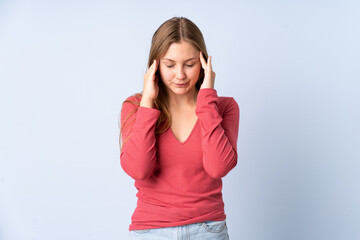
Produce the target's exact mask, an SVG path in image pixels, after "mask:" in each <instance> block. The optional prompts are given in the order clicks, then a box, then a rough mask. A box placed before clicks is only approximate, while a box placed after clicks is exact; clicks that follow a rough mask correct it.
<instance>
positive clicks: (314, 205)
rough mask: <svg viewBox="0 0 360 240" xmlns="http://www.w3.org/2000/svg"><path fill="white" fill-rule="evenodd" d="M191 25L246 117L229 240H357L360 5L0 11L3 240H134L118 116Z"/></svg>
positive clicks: (13, 5) (219, 85)
mask: <svg viewBox="0 0 360 240" xmlns="http://www.w3.org/2000/svg"><path fill="white" fill-rule="evenodd" d="M173 16H185V17H187V18H189V19H191V20H192V21H194V22H195V23H196V24H197V25H198V27H199V28H200V29H201V30H202V32H203V35H204V37H205V41H206V44H207V48H208V52H209V54H210V55H211V56H213V69H214V71H215V72H216V79H215V89H216V90H217V91H218V95H220V96H232V97H234V98H235V100H236V101H237V102H238V104H239V106H240V129H239V139H238V153H239V156H238V165H237V166H236V168H235V169H233V171H231V172H230V173H229V174H228V175H227V176H226V177H225V178H224V179H223V181H224V189H223V194H224V201H225V211H226V213H227V223H228V227H229V234H230V237H231V239H246V240H272V239H273V240H288V239H291V240H297V239H299V240H300V239H301V240H304V239H306V240H312V239H314V240H315V239H316V240H319V239H327V240H335V239H336V240H340V239H341V240H356V239H360V187H359V184H360V174H359V170H360V161H359V160H360V148H359V145H360V144H359V143H360V127H359V122H360V113H359V109H360V106H359V105H360V97H359V92H360V91H359V90H360V84H359V80H360V73H359V66H360V47H359V42H360V27H359V26H360V3H359V1H355V0H354V1H350V0H349V1H340V0H339V1H331V0H330V1H325V0H323V1H319V0H314V1H309V0H305V1H281V0H274V1H259V0H253V1H222V2H221V3H219V1H186V0H185V1H177V2H171V1H112V0H105V1H77V0H75V1H41V0H34V1H16V0H15V1H7V0H5V1H4V0H3V1H1V2H0V81H1V83H0V109H1V118H0V239H2V240H35V239H36V240H49V239H52V240H62V239H74V240H75V239H87V240H92V239H93V240H98V239H108V240H111V239H127V238H128V225H129V224H130V217H131V214H132V212H133V210H134V208H135V206H136V197H135V194H136V189H135V187H134V186H133V183H134V182H133V180H132V179H131V178H130V177H129V176H127V175H126V174H125V172H124V171H123V170H122V169H121V167H120V159H119V156H120V149H119V146H118V137H119V127H118V121H119V116H120V109H121V104H122V102H123V101H124V100H125V98H126V97H128V96H130V95H131V94H133V93H136V92H141V91H142V87H143V75H144V73H145V71H146V64H147V63H146V61H147V56H148V53H149V49H150V41H151V37H152V34H153V33H154V31H155V30H156V29H157V28H158V26H159V25H160V24H161V23H162V22H164V21H165V20H167V19H169V18H171V17H173Z"/></svg>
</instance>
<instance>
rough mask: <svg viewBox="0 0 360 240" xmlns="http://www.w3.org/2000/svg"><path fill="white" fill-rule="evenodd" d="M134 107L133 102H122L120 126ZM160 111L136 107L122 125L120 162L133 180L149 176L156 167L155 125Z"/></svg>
mask: <svg viewBox="0 0 360 240" xmlns="http://www.w3.org/2000/svg"><path fill="white" fill-rule="evenodd" d="M135 109H136V107H135V106H133V104H131V103H128V102H124V103H123V105H122V108H121V126H123V123H124V121H125V119H126V118H128V116H129V115H130V113H131V112H133V111H134V110H135ZM159 115H160V111H159V110H157V109H154V108H148V107H142V106H140V107H138V110H137V112H135V113H134V114H133V115H132V116H131V117H130V118H129V119H128V120H127V122H126V125H124V126H123V130H122V140H123V141H122V142H125V141H126V139H127V142H126V143H125V144H124V145H123V147H122V149H121V153H120V164H121V167H122V168H123V170H124V171H125V172H126V173H127V174H128V175H129V176H130V177H132V178H133V179H135V180H143V179H145V178H147V177H149V176H151V175H152V174H153V173H154V171H155V168H156V162H157V157H156V146H155V143H156V137H155V126H156V121H157V119H158V117H159Z"/></svg>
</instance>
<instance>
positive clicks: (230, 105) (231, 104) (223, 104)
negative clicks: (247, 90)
mask: <svg viewBox="0 0 360 240" xmlns="http://www.w3.org/2000/svg"><path fill="white" fill-rule="evenodd" d="M218 107H219V109H222V110H224V111H226V110H227V109H234V108H235V109H237V110H239V104H238V103H237V102H236V100H235V98H233V97H226V96H219V104H218Z"/></svg>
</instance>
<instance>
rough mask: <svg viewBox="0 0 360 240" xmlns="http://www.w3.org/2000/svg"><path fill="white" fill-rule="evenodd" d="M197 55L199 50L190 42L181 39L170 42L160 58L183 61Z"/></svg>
mask: <svg viewBox="0 0 360 240" xmlns="http://www.w3.org/2000/svg"><path fill="white" fill-rule="evenodd" d="M198 55H199V50H197V49H196V48H195V47H194V46H193V45H192V44H191V43H188V42H186V41H181V42H179V43H172V44H171V45H170V46H169V48H168V50H167V52H166V53H165V54H164V55H163V56H162V58H168V59H172V60H174V61H185V60H187V59H189V58H196V57H198Z"/></svg>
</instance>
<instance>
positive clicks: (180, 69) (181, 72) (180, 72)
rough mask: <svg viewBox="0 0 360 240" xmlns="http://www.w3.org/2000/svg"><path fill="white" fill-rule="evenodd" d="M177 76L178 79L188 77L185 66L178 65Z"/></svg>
mask: <svg viewBox="0 0 360 240" xmlns="http://www.w3.org/2000/svg"><path fill="white" fill-rule="evenodd" d="M176 78H177V79H185V78H186V75H185V72H184V69H183V67H178V68H177V70H176Z"/></svg>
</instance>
